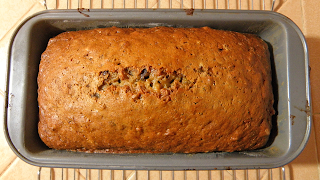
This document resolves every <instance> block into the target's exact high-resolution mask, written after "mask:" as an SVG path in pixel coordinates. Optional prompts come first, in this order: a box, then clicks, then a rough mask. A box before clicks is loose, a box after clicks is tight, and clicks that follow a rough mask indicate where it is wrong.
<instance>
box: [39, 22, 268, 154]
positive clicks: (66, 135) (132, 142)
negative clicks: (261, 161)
mask: <svg viewBox="0 0 320 180" xmlns="http://www.w3.org/2000/svg"><path fill="white" fill-rule="evenodd" d="M38 85H39V89H38V94H39V96H38V101H39V109H40V121H39V126H38V128H39V135H40V137H41V139H42V140H43V141H44V143H45V144H46V145H47V146H48V147H50V148H55V149H69V150H79V151H88V152H113V153H119V152H134V153H136V152H138V153H145V152H147V153H162V152H184V153H194V152H211V151H228V152H232V151H242V150H251V149H256V148H261V147H263V146H264V145H265V143H266V142H267V140H268V137H269V134H270V129H271V116H272V115H273V114H274V110H273V107H272V106H273V94H272V86H271V69H270V60H269V51H268V47H267V45H266V43H265V42H263V40H261V39H260V38H258V37H257V36H255V35H250V34H241V33H236V32H229V31H220V30H213V29H210V28H208V27H203V28H168V27H156V28H148V29H143V28H141V29H139V28H137V29H134V28H125V29H121V28H116V27H112V28H104V29H94V30H87V31H77V32H65V33H62V34H60V35H58V36H57V37H55V38H52V39H51V40H50V41H49V43H48V47H47V49H46V51H45V52H44V53H43V54H42V57H41V63H40V71H39V76H38Z"/></svg>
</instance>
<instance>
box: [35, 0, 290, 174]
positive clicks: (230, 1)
mask: <svg viewBox="0 0 320 180" xmlns="http://www.w3.org/2000/svg"><path fill="white" fill-rule="evenodd" d="M277 3H281V2H276V0H259V1H257V0H211V1H209V0H119V1H117V0H44V1H42V4H43V6H44V7H45V9H78V10H79V9H116V8H118V9H129V8H130V9H132V8H135V9H136V8H139V9H150V8H152V9H155V8H166V9H239V10H271V11H273V10H275V8H276V6H277V5H279V4H277ZM288 174H290V173H289V172H286V168H285V167H280V168H274V169H252V170H206V171H199V170H195V171H149V170H148V171H142V170H141V171H140V170H92V169H66V168H43V167H39V170H38V174H37V179H38V180H43V179H46V180H47V179H48V180H58V179H61V180H84V179H85V180H92V179H96V180H107V179H108V180H118V179H119V180H140V179H141V180H142V179H147V180H167V179H168V180H191V179H192V180H213V179H219V180H229V179H230V180H251V179H254V180H260V179H261V180H285V179H286V177H288ZM289 179H290V178H289Z"/></svg>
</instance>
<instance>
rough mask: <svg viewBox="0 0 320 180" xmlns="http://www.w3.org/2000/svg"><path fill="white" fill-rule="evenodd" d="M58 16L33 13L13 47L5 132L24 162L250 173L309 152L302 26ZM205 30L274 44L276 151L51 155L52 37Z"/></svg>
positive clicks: (267, 14)
mask: <svg viewBox="0 0 320 180" xmlns="http://www.w3.org/2000/svg"><path fill="white" fill-rule="evenodd" d="M85 14H86V15H84V14H82V13H79V12H78V11H77V10H51V11H44V12H40V13H38V14H35V15H33V16H32V17H30V18H29V19H27V20H26V21H24V22H23V23H22V24H21V25H20V27H19V28H18V29H17V30H16V32H15V34H14V36H13V38H12V42H11V45H10V53H9V63H8V64H9V65H8V84H7V102H6V103H7V106H6V110H5V112H6V113H5V122H4V123H5V125H4V127H5V134H6V137H7V140H8V143H9V145H10V146H11V148H12V150H13V151H14V152H15V153H16V154H17V155H18V156H19V157H20V158H21V159H23V160H24V161H26V162H28V163H30V164H33V165H37V166H47V167H70V168H71V167H72V168H104V169H150V170H187V169H247V168H273V167H278V166H282V165H284V164H287V163H289V162H290V161H292V160H293V159H294V158H295V157H297V156H298V155H299V153H300V152H301V151H302V150H303V148H304V147H305V145H306V143H307V140H308V137H309V134H310V128H311V114H310V112H311V111H310V94H309V72H308V71H309V66H308V54H307V46H306V42H305V39H304V36H303V34H302V33H301V31H300V30H299V28H298V27H297V26H296V25H295V24H294V23H293V22H292V21H291V20H289V19H288V18H286V17H285V16H283V15H280V14H278V13H275V12H271V11H243V10H241V11H233V10H195V11H194V12H193V14H192V15H187V13H186V12H185V11H184V10H146V9H144V10H91V11H90V12H85ZM110 26H118V27H143V28H145V27H154V26H173V27H202V26H209V27H211V28H215V29H224V30H232V31H238V32H245V33H253V34H257V35H259V36H260V37H261V38H262V39H264V40H265V41H266V42H268V43H269V46H270V52H271V63H272V70H273V87H274V93H275V108H276V111H277V114H276V115H275V116H274V118H273V125H274V129H273V131H272V137H271V139H270V142H269V144H268V146H266V147H265V148H262V149H259V150H254V151H246V152H233V153H226V152H213V153H198V154H98V153H96V154H87V153H82V152H68V151H58V150H53V149H49V148H48V147H46V146H45V145H44V143H42V141H41V140H40V138H39V135H38V133H37V123H38V103H37V74H38V65H39V62H40V55H41V53H42V52H43V51H44V50H45V48H46V45H47V42H48V40H49V38H52V37H54V36H56V35H57V34H59V33H61V32H64V31H72V30H82V29H93V28H101V27H110Z"/></svg>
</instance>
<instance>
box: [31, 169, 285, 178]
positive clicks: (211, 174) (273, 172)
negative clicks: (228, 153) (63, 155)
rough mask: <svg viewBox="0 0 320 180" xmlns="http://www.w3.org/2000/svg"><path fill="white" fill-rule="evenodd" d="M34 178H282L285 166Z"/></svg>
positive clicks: (65, 172) (46, 172) (75, 172)
mask: <svg viewBox="0 0 320 180" xmlns="http://www.w3.org/2000/svg"><path fill="white" fill-rule="evenodd" d="M37 177H38V180H42V179H46V180H58V179H59V180H60V179H61V180H80V179H81V180H140V179H141V180H142V179H146V180H167V179H168V180H191V179H192V180H214V179H219V180H251V179H252V180H253V179H255V180H285V179H286V177H287V175H286V170H285V167H281V168H275V169H254V170H212V171H209V170H206V171H198V170H197V171H149V170H147V171H142V170H100V169H99V170H92V169H64V168H41V167H40V168H39V170H38V174H37Z"/></svg>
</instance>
